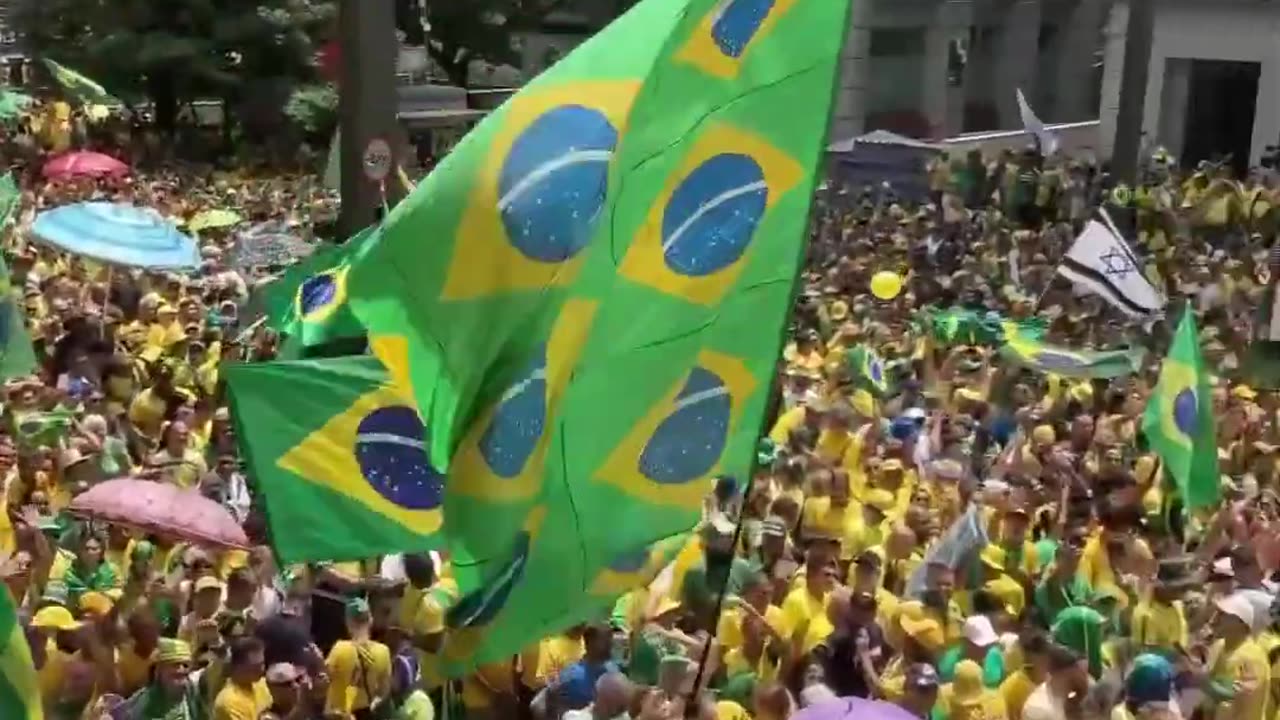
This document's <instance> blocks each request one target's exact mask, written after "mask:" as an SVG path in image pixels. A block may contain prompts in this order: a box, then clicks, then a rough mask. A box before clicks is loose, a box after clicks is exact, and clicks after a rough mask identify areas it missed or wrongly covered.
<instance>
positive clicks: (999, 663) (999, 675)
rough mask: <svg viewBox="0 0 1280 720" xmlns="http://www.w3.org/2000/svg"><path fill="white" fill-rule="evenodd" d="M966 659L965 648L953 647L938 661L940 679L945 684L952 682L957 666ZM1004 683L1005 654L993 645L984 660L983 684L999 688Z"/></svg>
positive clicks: (997, 646)
mask: <svg viewBox="0 0 1280 720" xmlns="http://www.w3.org/2000/svg"><path fill="white" fill-rule="evenodd" d="M963 659H964V648H962V647H961V646H959V645H952V646H951V647H949V648H947V651H946V652H944V653H942V657H941V658H939V659H938V678H939V679H940V680H942V682H944V683H948V682H951V681H952V680H953V679H955V676H956V666H957V665H959V664H960V661H961V660H963ZM1002 682H1004V652H1002V651H1001V649H1000V646H999V645H998V644H997V645H992V646H991V647H990V648H988V649H987V656H986V657H985V658H983V659H982V684H983V685H985V686H987V687H989V688H998V687H1000V683H1002Z"/></svg>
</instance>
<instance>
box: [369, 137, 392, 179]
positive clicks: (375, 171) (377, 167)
mask: <svg viewBox="0 0 1280 720" xmlns="http://www.w3.org/2000/svg"><path fill="white" fill-rule="evenodd" d="M363 160H364V176H365V177H367V178H369V179H370V180H372V181H374V182H382V181H383V180H385V179H386V177H387V175H388V174H389V173H390V172H391V146H390V145H388V144H387V141H386V140H383V139H382V138H374V139H372V140H370V141H369V144H368V145H366V146H365V148H364V158H363Z"/></svg>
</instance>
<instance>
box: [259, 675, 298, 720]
mask: <svg viewBox="0 0 1280 720" xmlns="http://www.w3.org/2000/svg"><path fill="white" fill-rule="evenodd" d="M305 679H306V673H305V672H303V670H302V668H300V667H298V666H296V665H293V664H291V663H285V662H281V663H275V664H274V665H272V666H271V667H268V668H267V674H266V681H267V689H268V690H270V691H271V707H270V708H268V709H267V712H266V713H265V714H264V715H263V716H262V717H263V718H264V719H265V718H271V719H272V720H307V718H308V716H309V714H310V713H308V712H307V708H306V698H305V697H304V694H303V691H304V688H303V683H304V681H305Z"/></svg>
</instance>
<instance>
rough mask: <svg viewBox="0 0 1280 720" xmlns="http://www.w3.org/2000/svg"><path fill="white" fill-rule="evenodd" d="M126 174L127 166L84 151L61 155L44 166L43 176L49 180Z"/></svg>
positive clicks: (106, 157)
mask: <svg viewBox="0 0 1280 720" xmlns="http://www.w3.org/2000/svg"><path fill="white" fill-rule="evenodd" d="M127 172H129V166H128V165H125V164H124V163H122V162H120V161H119V160H117V159H115V158H113V157H111V156H110V155H103V154H102V153H96V152H88V151H84V150H75V151H72V152H67V153H63V154H61V155H59V156H58V157H56V158H54V159H52V160H50V161H49V162H47V163H45V165H44V176H45V177H46V178H49V179H50V180H59V179H64V178H74V177H104V176H107V175H124V174H125V173H127Z"/></svg>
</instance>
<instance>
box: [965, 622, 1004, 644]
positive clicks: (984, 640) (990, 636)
mask: <svg viewBox="0 0 1280 720" xmlns="http://www.w3.org/2000/svg"><path fill="white" fill-rule="evenodd" d="M963 632H964V639H965V640H968V641H969V642H970V643H972V644H974V645H976V646H978V647H991V646H992V645H995V644H996V643H997V642H999V641H1000V636H999V635H996V630H995V628H994V627H992V626H991V621H990V620H989V619H987V616H986V615H974V616H972V617H970V618H968V619H967V620H965V621H964V630H963Z"/></svg>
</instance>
